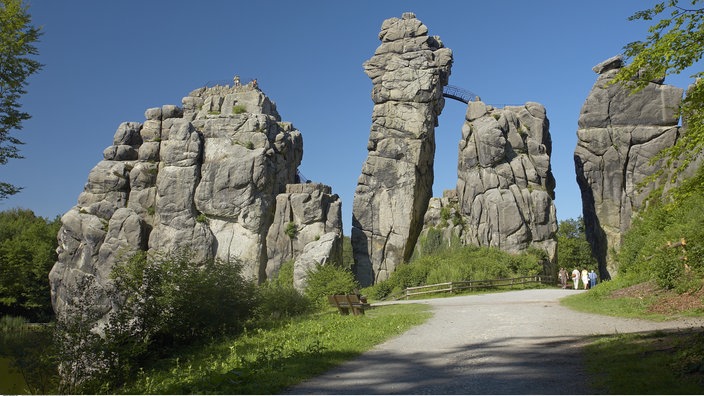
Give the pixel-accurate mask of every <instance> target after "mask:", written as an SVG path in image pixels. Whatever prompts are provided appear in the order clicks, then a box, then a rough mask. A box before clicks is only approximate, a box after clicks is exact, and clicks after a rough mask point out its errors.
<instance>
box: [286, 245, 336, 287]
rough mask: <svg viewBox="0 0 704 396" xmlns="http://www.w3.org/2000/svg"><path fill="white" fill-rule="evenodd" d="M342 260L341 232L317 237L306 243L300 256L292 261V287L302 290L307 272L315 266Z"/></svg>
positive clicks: (305, 282)
mask: <svg viewBox="0 0 704 396" xmlns="http://www.w3.org/2000/svg"><path fill="white" fill-rule="evenodd" d="M335 260H337V261H335ZM340 260H342V234H341V233H338V232H328V233H327V234H324V235H323V236H321V237H320V238H319V239H316V240H314V241H312V242H309V243H307V244H306V246H305V247H304V248H303V252H301V254H300V256H298V257H297V258H296V261H295V262H294V263H293V287H294V288H295V289H296V290H298V291H303V290H304V289H305V288H306V285H307V284H308V273H309V271H312V270H314V269H315V268H316V266H318V265H319V264H320V265H325V264H332V263H334V262H336V263H337V264H338V265H339V264H340V263H341V261H340Z"/></svg>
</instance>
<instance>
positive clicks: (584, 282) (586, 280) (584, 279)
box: [582, 269, 589, 290]
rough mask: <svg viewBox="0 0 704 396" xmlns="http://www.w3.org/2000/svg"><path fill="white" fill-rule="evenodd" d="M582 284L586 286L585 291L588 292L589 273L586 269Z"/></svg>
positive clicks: (583, 271)
mask: <svg viewBox="0 0 704 396" xmlns="http://www.w3.org/2000/svg"><path fill="white" fill-rule="evenodd" d="M582 283H583V284H584V290H587V286H589V273H588V272H587V270H586V269H583V270H582Z"/></svg>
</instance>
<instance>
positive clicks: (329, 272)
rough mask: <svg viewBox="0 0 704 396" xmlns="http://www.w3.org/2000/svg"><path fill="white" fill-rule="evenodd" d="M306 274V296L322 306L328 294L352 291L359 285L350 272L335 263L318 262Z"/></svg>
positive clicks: (325, 303)
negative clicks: (323, 263) (322, 263)
mask: <svg viewBox="0 0 704 396" xmlns="http://www.w3.org/2000/svg"><path fill="white" fill-rule="evenodd" d="M307 275H308V278H307V279H308V283H307V285H306V288H305V294H306V296H308V298H310V299H311V300H312V301H314V302H316V303H318V304H320V305H323V306H325V305H327V296H328V295H330V294H347V293H352V292H353V291H354V290H355V289H357V288H358V287H359V285H358V284H357V281H356V280H355V279H354V275H353V274H352V272H351V271H350V270H349V269H348V268H342V267H339V266H337V265H330V264H327V265H320V264H319V265H317V266H316V267H315V269H313V270H312V271H308V274H307Z"/></svg>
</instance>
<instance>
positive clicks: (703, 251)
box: [616, 168, 704, 292]
mask: <svg viewBox="0 0 704 396" xmlns="http://www.w3.org/2000/svg"><path fill="white" fill-rule="evenodd" d="M661 194H662V192H661V191H656V192H654V193H653V195H651V197H650V198H649V200H648V208H647V209H646V210H643V211H642V212H641V213H640V214H639V215H638V217H637V218H636V219H635V220H634V221H633V225H632V227H631V229H630V230H629V231H628V232H627V233H626V234H625V235H624V238H623V243H622V244H621V249H620V251H619V253H618V255H617V256H616V259H617V262H618V264H619V267H618V268H619V275H621V274H624V275H626V274H628V275H630V277H629V279H631V280H633V281H634V282H644V281H648V280H652V281H655V282H656V283H657V285H658V286H660V287H662V288H665V289H676V290H677V291H678V292H685V291H691V290H695V289H698V288H700V287H701V282H698V281H696V279H698V278H701V276H702V274H703V273H704V228H702V227H701V224H702V222H704V168H700V169H699V171H698V173H697V175H696V176H694V177H693V178H691V179H688V180H686V181H685V182H683V183H682V184H681V185H680V186H679V187H677V188H675V189H673V190H671V193H670V194H669V195H668V196H666V197H665V198H662V197H660V195H661ZM681 242H685V244H684V245H683V246H674V247H673V245H675V244H678V243H681Z"/></svg>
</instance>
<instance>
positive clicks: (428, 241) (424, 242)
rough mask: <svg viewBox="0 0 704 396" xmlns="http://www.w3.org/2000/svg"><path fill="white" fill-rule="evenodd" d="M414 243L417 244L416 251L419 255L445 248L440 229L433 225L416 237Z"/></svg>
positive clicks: (437, 251) (433, 252) (434, 252)
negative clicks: (416, 239)
mask: <svg viewBox="0 0 704 396" xmlns="http://www.w3.org/2000/svg"><path fill="white" fill-rule="evenodd" d="M443 209H444V208H443ZM443 220H444V219H443ZM416 245H417V246H418V247H417V251H418V254H420V255H428V254H436V253H439V252H440V251H442V250H444V249H445V241H444V240H443V233H442V230H440V229H437V228H435V227H430V228H428V230H427V232H426V234H425V235H423V236H421V237H420V238H418V243H417V244H416Z"/></svg>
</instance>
